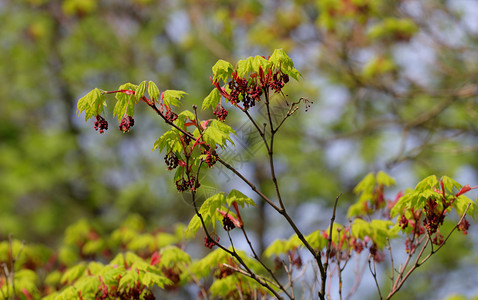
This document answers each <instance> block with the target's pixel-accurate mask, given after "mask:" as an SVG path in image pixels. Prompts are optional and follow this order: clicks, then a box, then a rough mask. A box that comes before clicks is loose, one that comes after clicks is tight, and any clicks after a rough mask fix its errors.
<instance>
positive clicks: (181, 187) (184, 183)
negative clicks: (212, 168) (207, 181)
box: [176, 176, 199, 192]
mask: <svg viewBox="0 0 478 300" xmlns="http://www.w3.org/2000/svg"><path fill="white" fill-rule="evenodd" d="M198 187H199V182H196V177H194V176H190V177H189V180H188V179H186V178H184V177H183V178H181V179H179V180H178V181H176V189H177V190H178V191H179V192H185V191H187V190H191V191H195V190H196V189H197V188H198Z"/></svg>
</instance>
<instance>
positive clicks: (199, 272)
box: [190, 249, 229, 279]
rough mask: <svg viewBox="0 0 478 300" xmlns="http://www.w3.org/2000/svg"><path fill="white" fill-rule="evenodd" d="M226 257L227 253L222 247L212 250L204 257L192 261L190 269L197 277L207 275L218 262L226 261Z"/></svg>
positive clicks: (200, 277) (227, 256)
mask: <svg viewBox="0 0 478 300" xmlns="http://www.w3.org/2000/svg"><path fill="white" fill-rule="evenodd" d="M228 258H229V254H228V253H227V252H225V251H223V250H222V249H216V250H213V251H212V252H211V253H209V254H208V255H206V256H205V257H204V258H202V259H200V260H199V261H196V262H194V263H192V264H191V266H190V271H191V273H192V274H194V275H195V276H196V277H198V279H202V278H205V277H208V276H210V275H211V273H212V271H213V270H214V269H215V268H217V265H218V264H219V262H222V261H224V262H226V261H227V259H228Z"/></svg>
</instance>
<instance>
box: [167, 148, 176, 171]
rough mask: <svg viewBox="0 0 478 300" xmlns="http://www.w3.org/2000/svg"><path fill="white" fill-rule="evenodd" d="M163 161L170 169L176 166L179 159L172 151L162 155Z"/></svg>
mask: <svg viewBox="0 0 478 300" xmlns="http://www.w3.org/2000/svg"><path fill="white" fill-rule="evenodd" d="M164 163H165V164H166V166H168V170H172V169H175V168H176V167H177V166H178V164H179V159H178V157H177V156H176V154H174V152H169V153H168V154H166V155H165V156H164Z"/></svg>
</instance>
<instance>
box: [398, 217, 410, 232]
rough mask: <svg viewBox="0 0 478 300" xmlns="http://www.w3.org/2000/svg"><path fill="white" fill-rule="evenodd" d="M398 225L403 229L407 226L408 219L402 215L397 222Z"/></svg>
mask: <svg viewBox="0 0 478 300" xmlns="http://www.w3.org/2000/svg"><path fill="white" fill-rule="evenodd" d="M398 225H399V226H400V227H401V228H402V229H405V228H407V226H408V219H407V218H406V217H405V215H402V216H401V217H400V220H399V221H398Z"/></svg>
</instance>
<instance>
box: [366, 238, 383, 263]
mask: <svg viewBox="0 0 478 300" xmlns="http://www.w3.org/2000/svg"><path fill="white" fill-rule="evenodd" d="M369 251H370V255H371V256H372V257H373V260H374V261H375V262H378V263H379V262H381V261H383V260H384V258H385V256H384V254H383V252H381V251H379V250H378V247H377V245H376V244H375V243H373V244H372V246H370V249H369Z"/></svg>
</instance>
